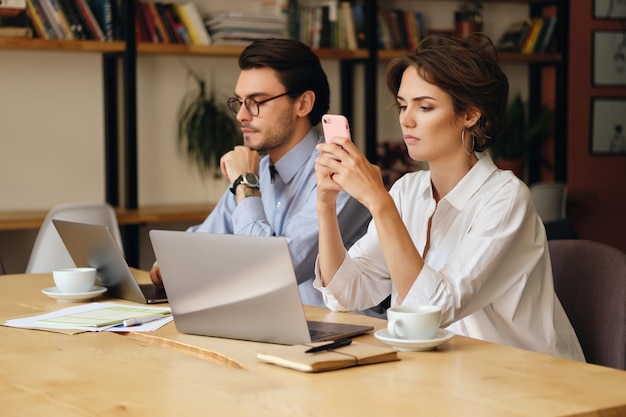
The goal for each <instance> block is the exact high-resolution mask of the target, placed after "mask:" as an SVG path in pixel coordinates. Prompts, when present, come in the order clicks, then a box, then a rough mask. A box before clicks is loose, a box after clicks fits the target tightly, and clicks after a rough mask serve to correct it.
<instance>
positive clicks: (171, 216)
mask: <svg viewBox="0 0 626 417" xmlns="http://www.w3.org/2000/svg"><path fill="white" fill-rule="evenodd" d="M214 207H215V204H213V203H210V204H187V205H162V206H148V207H141V208H138V209H136V210H131V209H123V208H117V209H115V212H116V214H117V221H118V223H119V224H120V226H122V225H133V224H135V225H141V224H146V223H178V222H194V223H200V222H202V221H204V219H205V218H206V217H207V216H208V215H209V213H211V210H213V208H214ZM46 214H48V210H15V211H0V231H7V230H33V229H35V230H36V229H39V228H40V227H41V225H42V223H43V221H44V219H45V217H46Z"/></svg>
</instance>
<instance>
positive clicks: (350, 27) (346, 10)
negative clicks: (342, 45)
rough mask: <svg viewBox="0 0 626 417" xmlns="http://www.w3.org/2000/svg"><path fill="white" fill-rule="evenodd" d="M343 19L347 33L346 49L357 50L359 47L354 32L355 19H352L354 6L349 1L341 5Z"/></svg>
mask: <svg viewBox="0 0 626 417" xmlns="http://www.w3.org/2000/svg"><path fill="white" fill-rule="evenodd" d="M340 9H341V19H342V21H343V29H344V32H345V39H346V48H348V49H350V50H355V49H357V48H358V47H359V45H358V43H357V41H356V32H355V31H354V18H353V17H352V6H351V5H350V2H349V1H342V2H341V5H340Z"/></svg>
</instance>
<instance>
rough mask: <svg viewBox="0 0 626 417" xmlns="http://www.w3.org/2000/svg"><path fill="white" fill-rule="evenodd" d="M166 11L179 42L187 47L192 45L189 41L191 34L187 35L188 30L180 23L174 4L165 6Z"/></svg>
mask: <svg viewBox="0 0 626 417" xmlns="http://www.w3.org/2000/svg"><path fill="white" fill-rule="evenodd" d="M164 10H165V16H166V18H167V20H168V21H169V23H170V26H171V27H172V29H173V30H174V35H175V36H176V40H177V42H178V43H182V44H186V45H188V44H190V43H191V40H190V39H189V34H187V29H186V28H185V25H184V24H183V22H181V21H180V18H179V17H178V14H177V13H176V9H174V5H173V4H172V3H168V4H165V5H164Z"/></svg>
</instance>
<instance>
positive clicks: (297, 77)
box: [150, 39, 370, 306]
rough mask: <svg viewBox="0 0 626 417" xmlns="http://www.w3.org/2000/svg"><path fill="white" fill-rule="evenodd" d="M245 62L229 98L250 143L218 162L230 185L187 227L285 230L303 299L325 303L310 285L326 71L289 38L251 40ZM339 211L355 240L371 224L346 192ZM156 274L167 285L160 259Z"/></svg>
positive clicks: (265, 232) (259, 232)
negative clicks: (202, 217)
mask: <svg viewBox="0 0 626 417" xmlns="http://www.w3.org/2000/svg"><path fill="white" fill-rule="evenodd" d="M239 68H240V69H241V72H240V75H239V78H238V80H237V85H236V86H235V96H234V97H232V98H230V99H229V100H228V102H227V105H228V107H229V108H230V109H231V110H232V112H233V113H234V114H235V115H236V117H237V120H238V121H239V123H240V124H241V131H242V133H243V139H244V145H243V146H237V147H235V149H233V150H232V151H230V152H228V153H226V154H225V155H224V156H223V157H222V159H221V162H220V166H221V170H222V173H223V174H224V175H225V176H226V177H228V179H229V180H230V182H231V184H232V186H231V187H230V189H229V190H227V191H226V192H225V193H224V195H223V196H222V198H221V199H220V201H219V203H218V204H217V206H216V207H215V209H214V210H213V211H212V212H211V214H210V215H209V216H208V217H207V219H206V220H205V221H204V223H202V224H200V225H198V226H194V227H192V228H190V229H189V231H191V232H203V233H230V234H240V235H254V236H283V237H285V238H286V239H287V242H288V244H289V251H290V253H291V259H292V262H293V266H294V269H295V272H296V277H297V279H298V284H299V289H300V295H301V298H302V301H303V303H305V304H310V305H317V306H323V305H324V303H323V300H322V297H321V294H320V293H319V292H318V291H316V290H315V289H314V288H313V286H312V283H313V279H314V265H315V257H316V255H317V243H318V222H317V213H316V210H315V203H316V199H317V183H316V179H315V160H316V159H317V157H318V156H319V153H318V151H317V150H316V149H315V147H316V145H317V144H318V143H320V142H322V141H323V139H322V138H320V137H319V135H318V134H317V133H316V132H315V130H314V129H313V127H314V126H315V125H317V124H318V123H319V122H320V120H321V117H322V115H323V114H324V113H326V112H327V111H328V108H329V101H330V88H329V85H328V80H327V78H326V74H325V73H324V70H323V69H322V66H321V63H320V61H319V58H318V57H317V56H316V55H315V54H314V53H313V52H312V51H311V50H310V48H309V47H307V46H306V45H304V44H302V43H300V42H297V41H292V40H287V39H264V40H259V41H256V42H254V43H252V44H251V45H249V46H248V47H247V48H246V49H245V50H244V51H243V52H242V54H241V56H240V57H239ZM259 152H264V153H266V155H265V156H263V157H260V155H259ZM336 213H337V216H338V219H339V224H340V225H341V230H342V235H343V236H344V243H345V245H346V246H347V247H350V246H351V245H352V243H354V242H355V241H356V240H357V239H358V238H359V237H360V236H361V235H363V233H364V232H365V230H366V227H367V224H368V223H369V220H370V214H369V212H368V211H367V210H366V209H365V208H364V207H363V206H362V205H361V204H360V203H358V202H357V201H356V200H354V199H352V198H351V197H350V196H349V195H348V194H346V193H342V194H341V195H340V196H339V198H338V199H337V205H336ZM150 277H151V278H152V281H153V282H154V283H155V284H156V285H158V286H162V285H163V284H162V282H161V277H160V272H159V267H158V265H155V266H154V267H153V268H152V270H151V271H150Z"/></svg>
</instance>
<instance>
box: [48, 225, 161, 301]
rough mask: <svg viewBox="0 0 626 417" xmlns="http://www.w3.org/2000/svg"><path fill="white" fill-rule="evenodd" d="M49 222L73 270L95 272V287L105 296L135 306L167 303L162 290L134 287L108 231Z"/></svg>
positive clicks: (120, 254) (151, 286)
mask: <svg viewBox="0 0 626 417" xmlns="http://www.w3.org/2000/svg"><path fill="white" fill-rule="evenodd" d="M52 222H53V223H54V227H56V229H57V231H58V232H59V236H61V240H63V244H65V247H66V249H67V251H68V252H69V254H70V256H71V257H72V260H73V261H74V263H75V264H76V266H78V267H83V266H91V267H93V268H96V269H97V270H98V275H97V282H98V285H102V286H103V287H106V288H107V292H106V295H107V296H109V297H114V298H122V299H124V300H130V301H135V302H137V303H147V304H154V303H165V302H167V295H166V293H165V290H164V289H163V288H159V287H157V286H155V285H153V284H142V285H139V284H138V283H137V280H136V279H135V277H134V275H133V273H132V271H131V270H130V268H129V267H128V263H127V262H126V259H125V258H124V255H123V254H122V251H121V250H120V248H119V246H117V243H115V239H114V238H113V235H111V232H110V231H109V228H108V227H106V226H103V225H96V224H87V223H76V222H69V221H65V220H58V219H54V220H52Z"/></svg>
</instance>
